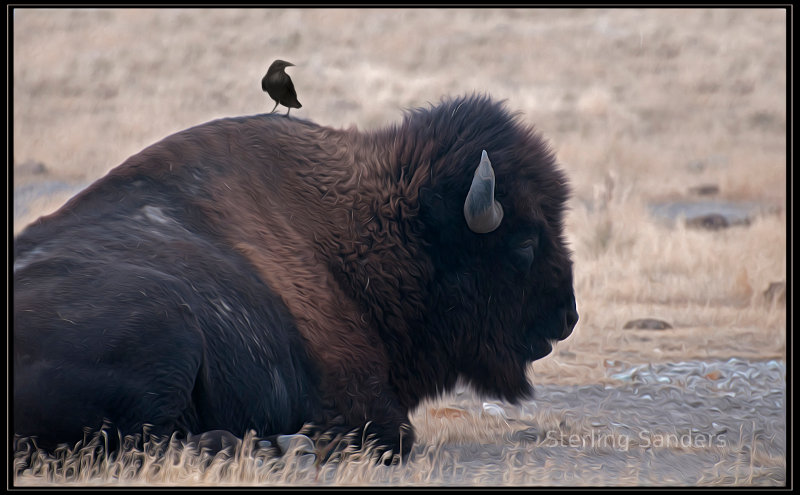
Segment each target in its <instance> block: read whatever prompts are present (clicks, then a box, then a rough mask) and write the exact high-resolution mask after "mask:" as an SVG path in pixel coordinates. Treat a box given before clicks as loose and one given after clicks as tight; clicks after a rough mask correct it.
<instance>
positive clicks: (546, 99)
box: [13, 9, 791, 486]
mask: <svg viewBox="0 0 800 495" xmlns="http://www.w3.org/2000/svg"><path fill="white" fill-rule="evenodd" d="M786 15H787V13H786V11H784V10H780V9H602V10H596V9H480V10H478V9H280V10H277V9H253V10H238V9H235V10H228V9H214V10H198V9H124V10H113V9H111V10H106V9H85V10H69V9H16V10H14V11H13V16H14V17H13V187H14V217H13V232H14V233H15V234H16V233H18V232H19V231H20V230H21V229H22V228H23V227H24V226H25V225H26V224H27V223H29V222H30V221H32V220H34V219H35V218H37V217H38V216H40V215H42V214H45V213H49V212H51V211H54V210H55V209H56V208H57V207H59V206H60V205H61V204H63V202H64V201H65V200H66V199H68V198H69V197H70V196H72V195H73V194H74V193H75V192H77V191H78V190H80V189H81V188H83V187H85V186H86V185H88V184H89V183H91V182H92V181H94V180H96V179H98V178H99V177H101V176H102V175H104V174H105V173H106V172H107V171H108V170H110V169H111V168H113V167H115V166H116V165H118V164H120V163H121V162H122V161H123V160H125V159H126V158H127V157H128V156H130V155H132V154H134V153H137V152H138V151H140V150H141V149H142V148H144V147H146V146H148V145H150V144H152V143H153V142H155V141H157V140H160V139H161V138H163V137H165V136H167V135H169V134H171V133H174V132H177V131H179V130H182V129H185V128H187V127H190V126H193V125H196V124H199V123H202V122H205V121H208V120H211V119H215V118H220V117H228V116H236V115H246V114H256V113H264V112H268V111H269V110H270V109H271V108H272V104H273V103H272V101H271V100H268V98H267V96H266V95H265V94H263V93H262V92H261V88H260V79H261V77H262V76H263V74H264V73H265V71H266V68H267V66H268V65H269V64H270V62H272V60H274V59H277V58H281V59H284V60H289V61H291V62H293V63H295V64H296V66H295V67H291V68H290V69H289V70H288V72H289V74H290V75H291V76H292V78H293V80H294V84H295V87H296V89H297V93H298V97H299V100H300V101H301V103H302V104H303V108H301V109H299V110H293V111H292V116H293V117H298V118H306V119H311V120H313V121H315V122H317V123H319V124H323V125H329V126H332V127H349V126H351V125H355V126H357V127H358V128H359V129H362V130H363V129H374V128H378V127H380V126H383V125H387V124H389V123H392V122H397V121H399V120H400V119H401V118H402V110H403V109H404V108H408V107H417V106H426V105H428V104H429V103H435V102H437V101H438V100H439V99H440V98H441V97H442V96H444V95H458V94H464V93H471V92H486V93H488V94H490V95H492V96H493V97H495V98H497V99H506V100H507V105H508V107H509V108H510V109H512V110H514V111H519V112H520V114H521V116H522V118H523V119H524V120H526V121H528V122H531V123H533V124H535V125H536V127H537V128H538V129H539V130H540V131H541V132H542V133H544V135H545V136H546V137H547V138H548V140H549V141H550V144H551V145H552V147H553V149H554V150H555V151H556V154H557V156H558V158H559V161H560V162H561V164H562V165H563V167H564V168H565V170H566V171H567V173H568V176H569V177H570V179H571V182H572V186H573V189H574V195H573V198H572V200H571V203H570V212H569V215H568V221H567V235H568V239H569V241H570V246H571V248H572V249H573V251H574V262H575V268H574V269H575V292H576V298H577V301H578V311H579V313H580V321H579V323H578V326H577V327H576V329H575V332H574V333H573V335H572V336H571V337H570V338H569V339H568V340H566V341H564V342H562V343H560V344H559V345H558V347H557V348H556V349H555V350H554V352H553V353H552V354H551V355H550V356H548V357H547V358H544V359H542V360H540V361H537V362H536V363H534V364H533V366H532V369H531V380H532V381H533V383H534V384H535V385H536V387H537V390H542V391H544V392H542V393H540V394H539V396H538V398H537V399H536V400H535V401H533V402H532V403H528V404H522V405H518V406H510V405H504V404H501V403H489V404H488V405H487V406H486V407H484V405H483V402H484V401H486V399H481V398H477V397H474V396H473V395H472V394H471V392H469V391H464V392H463V393H461V394H460V395H458V394H452V395H450V396H448V397H444V398H442V399H441V400H439V401H436V402H431V403H426V404H423V405H422V406H421V407H420V408H419V409H418V410H417V411H416V412H415V413H414V415H413V416H412V421H413V422H414V424H415V426H416V428H417V431H418V436H419V440H418V445H417V446H416V447H415V450H414V452H413V453H412V455H411V457H410V458H409V461H408V462H407V463H405V464H403V465H395V466H391V467H376V466H374V465H373V464H372V463H371V462H369V460H367V459H362V457H363V456H361V454H359V453H354V454H352V455H350V456H349V457H348V458H347V459H346V460H344V461H343V462H339V463H333V464H329V465H324V466H319V467H318V466H316V465H314V464H313V463H309V462H310V461H308V458H307V457H306V458H304V457H303V456H296V457H295V456H288V457H286V458H284V459H274V458H265V457H264V456H263V455H259V453H258V452H256V453H253V452H250V451H245V452H240V453H239V454H238V456H237V457H236V458H234V459H229V460H224V459H217V460H215V461H214V462H213V463H211V464H210V465H209V466H205V465H201V464H202V462H201V461H202V459H200V458H198V457H197V456H192V455H189V454H188V453H181V452H180V451H178V452H176V453H175V458H174V459H173V460H174V462H171V463H167V462H165V461H163V460H158V459H156V458H148V457H147V456H146V455H145V454H142V457H141V458H140V461H141V462H140V465H141V466H143V467H142V468H141V469H140V470H139V471H138V472H134V471H132V470H131V469H129V468H128V467H129V464H124V463H122V461H115V462H116V464H115V463H114V462H105V461H104V460H102V459H99V460H98V459H94V460H92V459H90V458H89V457H87V456H86V455H83V456H82V455H81V454H80V453H70V454H69V455H66V454H65V456H64V457H63V459H61V460H54V459H45V460H43V461H42V462H41V463H40V464H38V465H37V466H38V467H37V468H36V469H35V470H29V471H27V472H24V473H21V474H20V475H19V476H18V477H16V479H15V480H14V481H15V483H17V484H19V485H37V484H59V485H60V484H72V483H77V484H87V485H94V484H112V485H126V484H134V485H135V484H168V485H169V484H176V485H195V484H227V485H250V484H258V485H273V484H276V485H277V484H285V485H287V484H288V485H342V484H356V485H361V484H382V485H403V484H411V485H555V486H569V485H594V486H608V485H623V486H624V485H655V486H658V485H685V484H689V485H725V486H735V485H782V484H784V483H785V482H786V451H785V449H786V444H787V442H785V432H786V424H785V419H786V418H785V415H784V416H783V419H781V415H780V414H779V413H780V411H785V404H786V391H785V373H786V369H785V359H786V353H787V349H786V334H787V332H786V330H787V318H786V316H787V313H786V305H785V302H784V300H783V298H782V297H778V298H769V297H765V296H764V292H765V291H766V290H767V288H768V287H769V286H770V284H771V283H773V282H785V283H787V285H788V286H789V287H791V280H787V256H786V252H787V251H786V245H787V244H786V242H787V213H786V212H787V200H788V198H787V193H788V192H789V191H788V190H787V176H786V171H787V156H786V149H787V141H786V89H787V88H786V75H787V66H786V63H787V57H786V42H787V37H786V35H787V30H786ZM702 185H714V186H716V189H717V190H718V192H717V193H716V194H715V195H713V196H711V197H710V199H711V200H712V201H726V202H741V203H744V202H747V203H752V204H757V205H759V208H758V211H757V212H756V213H753V214H752V215H751V216H750V217H749V219H748V223H747V224H746V225H735V226H731V227H730V228H725V229H720V230H707V229H697V228H692V227H691V226H687V225H686V223H685V222H683V221H682V220H681V219H678V221H677V222H672V223H670V222H665V221H662V220H661V219H659V218H656V217H655V216H654V215H652V214H651V210H650V209H649V208H650V205H652V204H654V203H656V202H670V201H673V202H680V201H694V200H697V199H700V198H698V196H696V194H694V193H692V192H691V190H692V188H694V187H697V186H702ZM703 199H709V197H703ZM636 318H657V319H660V320H664V321H666V322H668V323H669V324H670V325H671V326H672V328H671V329H667V330H661V331H655V330H630V329H624V328H623V327H624V325H625V323H626V322H628V321H629V320H633V319H636ZM731 359H734V361H731ZM680 363H694V364H692V366H694V368H691V367H690V368H691V369H698V370H704V371H703V372H702V373H699V372H698V373H699V374H696V377H695V374H693V372H692V373H689V372H687V371H686V369H690V368H685V367H683V366H684V365H683V364H680ZM764 363H777V364H776V365H775V366H777V368H776V367H774V366H772V365H771V364H769V365H767V364H764ZM642 365H648V366H651V365H655V366H661V365H663V366H667V368H663V369H662V368H658V370H659V371H658V372H657V373H656V372H653V373H656V375H657V376H658V377H661V378H663V379H664V380H666V381H664V380H662V381H659V380H658V379H656V380H655V382H652V383H651V382H649V381H648V379H646V378H641V377H642V376H644V375H642V374H641V373H642V372H641V370H640V369H639V368H637V367H638V366H642ZM764 366H766V368H763V367H764ZM781 366H782V367H781ZM762 368H763V369H764V370H766V371H763V372H762V371H761V370H762ZM625 370H638V371H636V373H638V374H636V373H635V374H634V375H635V376H636V377H639V378H633V379H630V377H628V378H625V376H627V375H626V373H627V371H625ZM681 370H683V371H681ZM748 370H749V371H748ZM753 370H756V371H753ZM706 371H707V372H708V373H705V372H706ZM687 373H689V375H691V376H693V377H695V378H697V380H694V379H692V380H688V381H687V379H686V377H687V376H688V375H687ZM741 373H743V375H742V376H746V377H747V380H745V382H742V383H740V382H738V381H736V380H738V379H739V378H741V376H740V374H741ZM781 373H782V374H783V375H781ZM632 376H633V375H632ZM647 376H650V375H647ZM776 376H777V377H778V380H777V381H775V377H776ZM780 376H783V381H782V382H781V380H780ZM665 377H666V378H665ZM734 379H736V380H734ZM637 380H639V381H637ZM681 380H683V381H681ZM703 380H705V381H703ZM732 380H733V381H732ZM748 380H749V381H748ZM676 383H678V385H675V384H676ZM748 383H749V386H747V384H748ZM732 384H733V385H732ZM736 384H738V385H736ZM729 385H730V386H729ZM593 387H594V388H593ZM699 391H702V392H703V393H700V392H699ZM745 391H746V392H745ZM645 392H646V393H647V394H651V395H653V396H654V397H661V395H659V394H664V393H667V392H670V393H672V392H674V393H675V394H677V395H676V396H675V397H674V398H673V399H671V400H666V399H665V400H663V401H661V402H659V401H658V400H656V402H654V403H652V404H651V403H649V402H647V400H649V399H647V398H643V397H644V396H643V394H645ZM584 394H585V395H584ZM596 394H600V395H599V396H597V395H596ZM774 394H777V395H774ZM612 396H613V397H614V401H616V402H614V405H613V407H612V406H608V407H605V408H600V409H597V410H595V409H591V407H594V406H595V405H596V404H597V403H598V402H597V401H598V400H599V401H600V402H601V403H603V400H602V397H612ZM565 397H566V398H565ZM582 397H585V400H582V399H581V398H582ZM598 397H600V398H598ZM726 397H727V398H726ZM568 399H569V400H568ZM609 400H610V399H609ZM570 401H572V402H570ZM720 401H722V402H720ZM725 401H729V402H730V401H732V402H731V403H728V402H725ZM753 401H755V402H753ZM566 403H570V404H571V408H564V404H566ZM688 403H692V404H695V403H696V405H693V406H691V407H688V406H687V405H686V404H688ZM720 404H723V405H724V404H727V406H724V407H723V406H722V405H720ZM731 404H733V405H731ZM765 404H766V405H765ZM776 404H777V405H776ZM493 405H494V406H496V407H497V408H502V410H503V411H504V412H503V414H502V415H496V414H491V412H496V411H497V409H496V408H495V407H493ZM656 406H657V407H656ZM760 406H764V410H769V411H773V409H774V411H773V412H774V417H773V416H770V415H769V414H767V415H764V414H759V413H758V412H754V411H755V410H761V409H760ZM770 408H772V409H770ZM615 411H628V412H629V413H630V414H627V413H626V414H627V416H626V415H622V416H620V417H617V416H616V415H615V414H616V413H615ZM620 414H622V413H620ZM648 414H649V415H651V416H655V417H662V416H663V417H664V418H672V419H671V420H664V421H663V422H661V423H659V424H658V425H657V427H654V425H652V424H651V423H650V422H649V421H650V419H652V417H651V416H648ZM590 416H591V417H592V419H590ZM612 417H613V418H614V419H613V420H612ZM648 417H650V419H648ZM720 418H723V419H720ZM766 418H770V419H769V420H767V419H766ZM670 421H671V422H670ZM726 421H727V423H725V422H726ZM720 422H722V423H725V424H726V425H727V426H726V431H727V432H728V433H727V435H728V436H727V437H726V440H725V441H724V442H722V445H717V444H712V445H708V446H706V445H703V446H700V447H698V446H697V445H691V446H690V447H685V446H681V445H677V446H676V445H674V444H670V443H669V442H667V443H666V444H664V445H660V446H658V447H656V446H655V442H653V443H648V442H645V441H644V438H650V439H653V438H655V437H657V436H658V435H662V434H663V435H667V434H670V433H674V434H676V435H678V437H680V434H683V433H685V432H686V431H689V432H692V431H695V432H696V433H697V434H700V435H706V436H708V437H710V436H712V435H714V434H716V433H715V432H716V430H714V428H716V427H715V426H713V424H719V423H720ZM612 423H613V424H612ZM677 424H680V425H682V426H680V428H678V427H677V426H675V425H677ZM737 425H738V426H737ZM681 428H682V429H681ZM531 429H533V430H535V432H536V434H533V433H530V432H531V431H532V430H531ZM595 431H603V432H605V433H606V435H607V437H608V438H624V437H623V436H621V432H627V433H626V434H627V435H628V436H629V437H633V438H635V439H636V442H637V443H635V444H633V445H629V447H630V448H628V449H625V450H623V449H621V448H620V446H619V445H613V444H612V445H603V446H600V447H598V446H597V445H586V444H585V442H579V443H580V445H573V444H572V443H569V442H568V443H567V444H566V445H565V443H564V442H555V443H553V442H551V441H549V440H550V439H549V438H548V436H547V434H546V433H545V432H559V433H564V434H567V436H569V435H571V434H575V435H577V436H578V438H586V435H587V434H588V433H589V432H595ZM520 432H523V433H524V432H528V433H530V434H529V435H528V436H527V437H525V435H524V434H521V433H520ZM520 435H522V436H520ZM615 435H616V436H615ZM525 438H527V440H526V439H525ZM168 458H169V459H172V457H170V456H168ZM142 459H144V460H142ZM148 459H149V460H148ZM303 459H305V460H303ZM129 461H130V459H129ZM81 463H83V467H80V466H81ZM123 464H124V465H123ZM69 466H72V467H73V469H70V468H69ZM75 466H79V467H80V468H78V469H75Z"/></svg>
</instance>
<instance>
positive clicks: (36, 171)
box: [14, 160, 47, 175]
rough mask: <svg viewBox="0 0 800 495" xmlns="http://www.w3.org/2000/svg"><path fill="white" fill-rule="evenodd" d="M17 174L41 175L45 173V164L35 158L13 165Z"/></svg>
mask: <svg viewBox="0 0 800 495" xmlns="http://www.w3.org/2000/svg"><path fill="white" fill-rule="evenodd" d="M14 172H15V173H17V174H29V175H42V174H46V173H47V166H46V165H45V164H44V163H42V162H39V161H36V160H27V161H24V162H22V163H20V164H19V165H16V166H15V167H14Z"/></svg>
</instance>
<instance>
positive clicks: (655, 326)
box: [622, 318, 672, 330]
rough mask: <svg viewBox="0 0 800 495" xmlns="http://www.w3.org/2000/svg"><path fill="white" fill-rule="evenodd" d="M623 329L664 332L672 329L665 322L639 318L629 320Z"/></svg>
mask: <svg viewBox="0 0 800 495" xmlns="http://www.w3.org/2000/svg"><path fill="white" fill-rule="evenodd" d="M622 328H624V329H630V328H632V329H636V330H666V329H668V328H672V325H670V324H669V323H667V322H666V321H662V320H656V319H655V318H640V319H638V320H631V321H629V322H628V323H626V324H625V326H624V327H622Z"/></svg>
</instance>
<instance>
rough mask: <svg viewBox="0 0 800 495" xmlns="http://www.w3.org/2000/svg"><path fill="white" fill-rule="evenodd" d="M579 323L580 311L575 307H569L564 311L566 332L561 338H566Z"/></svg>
mask: <svg viewBox="0 0 800 495" xmlns="http://www.w3.org/2000/svg"><path fill="white" fill-rule="evenodd" d="M577 323H578V312H577V311H575V310H574V309H568V310H566V311H565V312H564V333H563V334H562V335H561V340H564V339H566V338H567V337H569V336H570V334H572V329H573V328H575V324H577Z"/></svg>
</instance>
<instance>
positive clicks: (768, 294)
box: [764, 282, 786, 302]
mask: <svg viewBox="0 0 800 495" xmlns="http://www.w3.org/2000/svg"><path fill="white" fill-rule="evenodd" d="M764 299H765V300H766V301H767V302H773V301H776V300H777V301H785V300H786V282H772V283H770V284H769V287H767V290H765V291H764Z"/></svg>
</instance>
